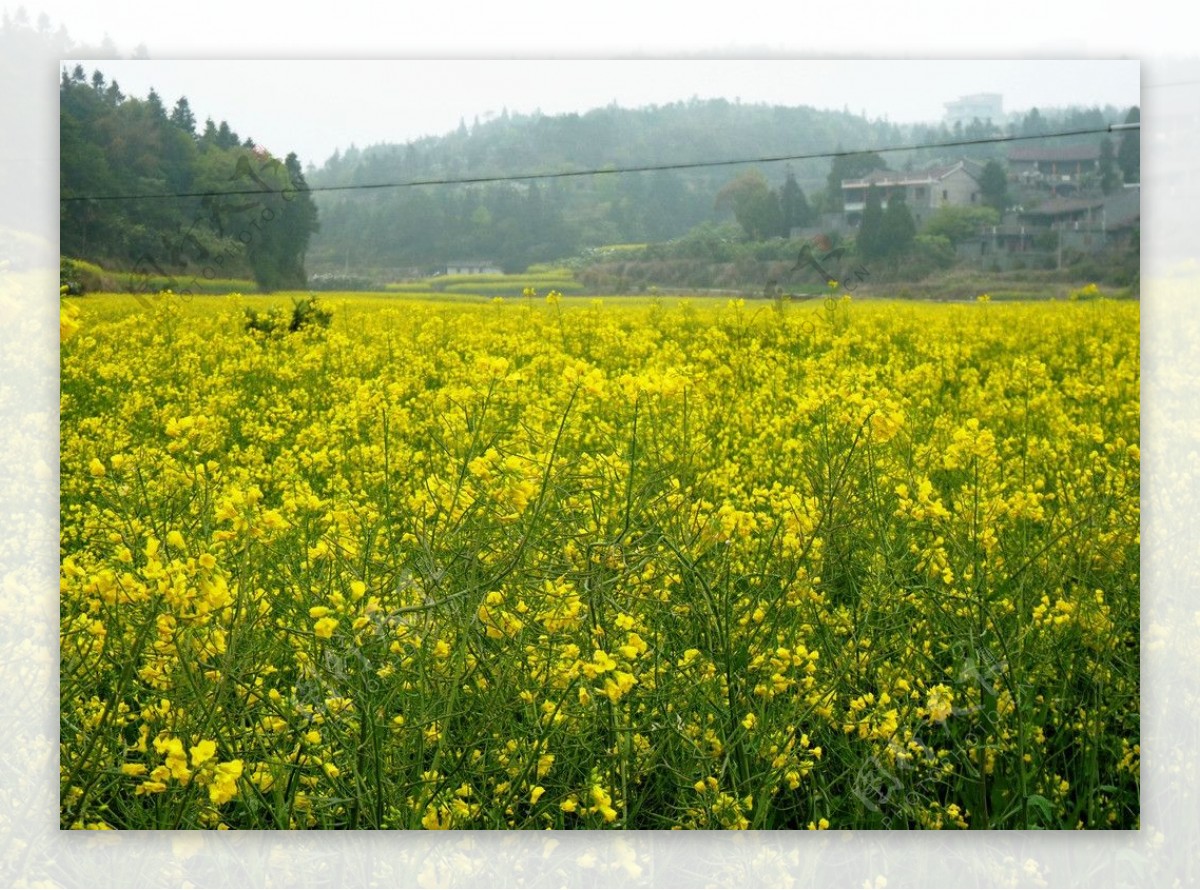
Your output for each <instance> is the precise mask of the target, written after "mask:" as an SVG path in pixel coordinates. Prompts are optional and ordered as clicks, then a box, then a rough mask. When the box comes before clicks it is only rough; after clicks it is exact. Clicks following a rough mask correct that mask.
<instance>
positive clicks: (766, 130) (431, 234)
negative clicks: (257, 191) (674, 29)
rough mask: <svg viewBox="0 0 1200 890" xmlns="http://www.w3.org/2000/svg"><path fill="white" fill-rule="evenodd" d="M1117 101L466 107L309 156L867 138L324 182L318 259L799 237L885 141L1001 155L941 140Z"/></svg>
mask: <svg viewBox="0 0 1200 890" xmlns="http://www.w3.org/2000/svg"><path fill="white" fill-rule="evenodd" d="M1119 114H1120V112H1118V110H1116V109H1113V108H1105V109H1098V108H1093V109H1078V108H1074V109H1066V110H1046V111H1039V110H1038V109H1032V110H1030V111H1029V112H1028V113H1026V114H1025V115H1023V116H1022V117H1020V118H1017V119H1016V120H1013V121H1011V122H1007V123H1005V124H1004V125H1003V126H1001V125H997V124H994V123H993V122H991V121H972V122H970V123H968V124H965V125H964V124H957V125H955V126H954V127H947V126H946V125H944V124H917V125H905V126H899V125H896V124H892V123H889V122H887V121H879V120H875V121H870V120H867V119H866V118H863V117H860V116H857V115H853V114H849V113H847V112H834V111H819V110H817V109H813V108H808V107H782V106H770V105H761V104H745V103H738V102H728V101H726V100H720V99H716V100H697V99H693V100H691V101H688V102H676V103H671V104H668V105H662V106H651V107H647V108H640V109H623V108H618V107H616V106H615V105H613V106H609V107H606V108H599V109H594V110H592V111H589V112H586V113H584V114H566V115H557V116H546V115H542V114H540V113H534V114H529V115H518V114H509V113H508V112H507V111H503V112H501V113H500V114H499V115H496V116H492V117H489V118H488V119H485V120H482V121H481V120H479V119H476V120H475V121H473V122H472V123H471V124H468V123H467V122H466V121H462V122H461V123H460V125H459V126H458V128H457V129H456V130H454V131H453V132H451V133H448V134H446V135H444V136H438V137H428V138H425V139H420V140H415V141H412V142H409V143H406V144H403V145H398V144H382V145H375V146H371V147H368V148H365V149H359V148H357V147H354V146H351V147H350V148H348V149H346V150H345V151H338V152H335V153H334V154H333V155H332V156H331V157H330V158H329V159H328V160H327V161H326V162H325V163H324V164H323V165H322V166H321V167H320V168H319V169H318V168H310V169H309V171H308V178H309V181H310V182H311V183H312V184H313V185H314V186H352V185H362V184H376V183H386V182H406V181H409V182H411V181H414V180H435V181H436V180H453V179H458V178H469V177H488V176H514V175H519V174H522V173H559V172H570V171H582V170H605V169H608V170H616V169H618V168H623V167H637V166H648V165H688V164H695V163H702V162H704V161H727V160H730V159H737V158H748V159H749V158H755V157H776V156H786V155H801V154H820V153H822V152H835V151H841V150H842V149H843V148H857V147H863V148H864V149H866V150H864V151H862V152H857V153H854V154H846V155H837V156H835V157H834V158H833V159H832V161H831V160H829V159H828V158H822V157H813V158H800V159H797V160H794V161H792V162H788V163H786V164H785V163H784V162H770V163H759V164H751V163H747V164H746V165H745V166H744V167H740V168H739V167H733V168H730V167H729V166H711V167H694V168H684V169H666V170H655V171H647V172H640V173H615V172H613V173H603V172H601V173H598V174H596V175H591V176H580V177H578V178H568V179H554V180H549V181H541V182H539V181H537V180H520V179H518V180H514V181H510V182H497V183H490V184H486V185H481V184H477V185H471V186H463V185H429V186H420V187H410V188H400V189H385V190H378V191H375V190H372V191H361V192H355V191H349V192H343V191H339V192H331V193H322V194H318V195H317V196H316V199H317V201H318V204H319V206H320V208H321V219H322V227H321V231H320V232H319V233H318V234H317V235H316V236H315V237H314V239H313V247H312V250H311V252H310V257H311V261H312V263H311V264H312V265H313V266H314V268H319V269H320V270H321V271H325V272H337V273H339V274H353V273H354V272H355V271H356V270H367V271H369V270H373V269H396V268H412V267H423V268H426V269H430V268H433V267H436V266H437V265H439V264H443V263H446V262H449V261H454V260H464V259H475V260H490V261H492V262H496V263H499V264H500V265H501V266H502V267H504V268H505V269H506V270H509V271H514V270H520V269H523V268H525V267H526V266H527V265H528V264H530V263H533V262H545V261H551V260H557V259H560V258H562V257H566V256H571V255H575V254H578V253H579V252H580V251H582V250H583V249H585V248H590V247H595V246H599V245H606V244H642V243H647V242H659V241H670V240H674V239H679V238H681V237H683V236H684V235H686V234H687V233H688V232H690V231H692V230H693V229H695V228H696V227H698V226H711V225H719V224H721V223H722V222H725V221H729V220H732V221H735V222H736V223H737V224H738V226H739V228H740V229H741V231H742V234H743V236H744V237H746V238H750V239H761V238H773V237H787V236H788V235H789V234H790V233H791V232H792V231H793V230H795V229H796V228H805V227H809V226H815V225H817V224H818V222H819V219H820V215H821V214H825V213H837V212H840V211H841V209H842V192H841V182H842V180H843V179H850V178H855V177H858V176H863V175H866V174H867V173H869V172H870V171H871V170H873V169H886V168H887V167H888V163H887V162H885V161H884V158H883V156H882V155H881V154H878V153H876V152H874V151H871V150H870V149H871V148H872V147H883V146H893V145H903V144H917V143H932V144H934V145H933V146H932V147H929V148H922V149H916V150H913V151H909V152H905V153H904V154H902V155H901V154H888V155H887V158H888V160H889V161H890V162H891V163H893V164H895V165H897V168H898V169H909V168H920V167H924V166H929V165H931V164H934V163H939V162H943V161H945V160H946V158H947V157H949V156H953V157H954V158H955V159H957V158H959V157H963V158H968V159H974V160H978V161H980V162H986V161H989V160H992V161H994V160H996V159H998V158H1002V157H1003V155H1004V151H1005V148H1004V146H1003V145H998V144H989V143H983V144H979V145H964V146H959V147H955V148H952V149H946V148H937V147H936V143H944V142H949V141H955V140H976V139H987V138H993V137H997V136H1006V135H1044V134H1049V133H1052V132H1056V131H1058V130H1063V129H1082V128H1088V127H1101V126H1105V125H1107V124H1108V123H1112V122H1114V121H1115V120H1117V119H1119ZM1085 139H1087V140H1093V141H1094V139H1095V137H1077V138H1075V139H1066V140H1063V139H1055V140H1054V143H1053V144H1055V145H1062V144H1066V143H1070V142H1072V141H1083V140H1085ZM1124 144H1125V143H1122V145H1124ZM988 175H991V176H994V177H997V178H996V179H995V180H994V181H993V184H992V187H991V191H990V192H989V186H988V185H987V183H986V182H985V183H984V192H985V194H991V195H993V199H992V203H1000V202H1002V199H1003V191H1004V189H1003V186H1004V179H1005V176H1004V170H1003V168H1002V167H1001V166H999V165H998V164H996V165H989V171H988ZM897 213H898V211H897ZM896 225H899V222H898V221H897V222H896V223H894V224H893V227H895V226H896ZM917 237H920V235H919V234H918V236H917ZM868 240H870V239H868Z"/></svg>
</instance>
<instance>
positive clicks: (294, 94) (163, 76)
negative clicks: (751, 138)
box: [71, 58, 1140, 166]
mask: <svg viewBox="0 0 1200 890" xmlns="http://www.w3.org/2000/svg"><path fill="white" fill-rule="evenodd" d="M71 64H73V63H71ZM82 64H83V65H84V67H85V68H86V70H87V71H88V74H89V75H90V74H91V71H92V70H93V69H94V68H99V69H100V70H101V71H103V72H104V73H105V74H106V75H107V76H108V77H109V79H113V78H115V79H116V80H117V81H118V82H119V83H120V85H121V88H122V90H123V91H124V92H125V93H126V94H129V95H136V96H145V95H146V94H147V92H148V91H149V90H150V88H151V87H154V88H155V89H156V90H157V91H158V93H159V95H160V96H161V97H162V100H163V102H164V103H166V104H167V106H168V107H170V106H171V105H173V104H174V103H175V101H176V100H177V99H178V98H179V96H181V95H186V96H187V98H188V101H189V103H190V104H191V107H192V111H193V112H194V113H195V115H196V117H197V120H198V121H199V122H201V124H202V123H203V121H204V119H205V118H206V117H208V116H212V117H213V118H214V120H215V121H217V122H218V123H219V122H220V121H221V120H222V119H224V120H227V121H228V122H229V125H230V126H231V127H232V128H233V129H234V130H235V131H236V132H237V133H238V134H239V135H240V136H241V137H242V138H245V137H246V136H250V137H252V138H253V139H254V140H255V141H256V142H257V143H259V144H261V145H264V146H265V147H267V148H268V149H269V150H271V151H272V152H273V153H275V154H277V155H282V154H286V153H287V152H289V151H295V152H296V153H297V154H298V155H299V156H300V159H301V161H302V162H304V163H306V164H307V163H310V162H311V163H315V164H317V165H318V166H320V165H321V164H322V163H323V162H324V161H325V159H326V158H328V157H329V155H330V154H332V153H333V151H334V150H335V149H345V148H346V147H347V146H349V145H350V144H352V143H353V144H356V145H358V146H359V147H360V148H362V147H365V146H367V145H372V144H375V143H379V142H398V143H403V142H406V141H408V140H410V139H416V138H420V137H421V136H426V135H440V134H442V133H445V132H448V131H449V130H451V129H453V128H454V127H456V126H457V125H458V122H459V121H460V120H465V121H466V123H467V124H468V125H470V124H471V122H472V121H473V120H474V119H475V118H476V117H478V118H479V119H480V120H481V121H482V120H486V119H487V118H488V116H489V115H492V114H498V113H500V111H501V110H502V109H503V108H507V109H508V110H509V111H510V112H525V113H528V112H532V111H535V110H538V109H540V110H541V111H542V112H543V113H545V114H557V113H563V112H571V111H578V112H583V111H587V110H588V109H591V108H596V107H600V106H604V105H607V104H610V103H612V102H616V103H617V104H619V105H621V106H625V107H636V106H641V105H648V104H665V103H669V102H674V101H679V100H686V99H689V98H691V97H693V96H697V97H699V98H702V99H703V98H710V97H725V98H727V99H729V100H731V101H732V100H734V99H740V100H741V101H743V102H768V103H772V104H781V105H812V106H815V107H817V108H832V109H838V110H840V109H842V108H847V109H849V110H850V111H851V112H854V113H856V114H857V113H862V112H865V113H866V114H867V115H868V116H870V117H873V118H883V117H886V118H887V119H889V120H892V121H895V122H911V121H937V120H940V119H941V118H942V115H943V113H944V110H945V109H944V103H945V102H947V101H949V100H952V99H955V98H957V97H959V96H961V95H965V94H970V93H977V92H992V93H1000V94H1001V95H1002V96H1003V97H1004V109H1005V111H1012V110H1018V109H1020V110H1025V109H1028V108H1031V107H1034V106H1040V107H1043V108H1044V107H1047V106H1063V105H1072V104H1075V105H1087V106H1091V105H1100V106H1103V105H1106V104H1111V105H1114V106H1117V107H1122V108H1124V107H1128V106H1131V105H1136V104H1139V101H1140V100H1139V73H1140V72H1139V68H1140V65H1139V63H1138V62H1137V61H1136V60H1116V61H1102V60H1075V61H1029V60H1024V61H1022V60H1014V61H913V60H908V61H866V60H823V61H791V60H779V59H772V60H749V61H747V60H712V59H709V60H697V59H671V60H620V61H615V60H563V59H559V60H541V61H530V60H511V59H510V60H457V61H447V60H409V61H361V60H352V61H328V60H326V61H314V60H270V61H229V60H216V61H212V60H173V61H160V60H156V59H153V58H152V59H149V60H144V61H129V60H124V61H112V60H103V61H90V60H83V61H82Z"/></svg>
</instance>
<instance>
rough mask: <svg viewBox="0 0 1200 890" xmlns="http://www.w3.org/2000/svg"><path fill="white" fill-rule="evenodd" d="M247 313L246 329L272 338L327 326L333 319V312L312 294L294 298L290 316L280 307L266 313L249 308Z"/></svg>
mask: <svg viewBox="0 0 1200 890" xmlns="http://www.w3.org/2000/svg"><path fill="white" fill-rule="evenodd" d="M245 314H246V330H248V331H254V332H256V333H258V334H261V335H262V336H264V337H268V338H272V339H277V338H279V337H282V336H283V335H284V334H295V333H298V332H300V331H303V330H306V329H312V328H327V327H329V323H330V322H331V321H332V320H333V313H332V312H330V311H329V310H328V309H325V308H323V307H322V306H321V305H320V304H319V303H318V301H317V298H316V297H311V296H310V297H301V298H298V299H295V298H294V299H293V300H292V313H291V316H290V317H288V316H287V315H286V314H285V313H284V311H283V310H282V309H278V308H272V309H268V310H267V311H266V312H265V313H259V312H257V311H256V310H254V309H247V310H245Z"/></svg>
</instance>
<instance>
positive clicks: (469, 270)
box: [442, 260, 504, 275]
mask: <svg viewBox="0 0 1200 890" xmlns="http://www.w3.org/2000/svg"><path fill="white" fill-rule="evenodd" d="M442 274H444V275H502V274H504V270H503V269H501V268H500V267H499V266H498V265H496V264H495V263H493V262H492V261H491V260H459V261H457V262H453V263H446V269H445V271H444V272H443V273H442Z"/></svg>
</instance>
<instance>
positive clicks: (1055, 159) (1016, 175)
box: [1008, 143, 1100, 195]
mask: <svg viewBox="0 0 1200 890" xmlns="http://www.w3.org/2000/svg"><path fill="white" fill-rule="evenodd" d="M1099 169H1100V147H1099V145H1097V144H1096V143H1086V144H1082V145H1057V146H1038V145H1014V146H1013V147H1012V148H1010V149H1009V150H1008V175H1009V179H1011V180H1012V181H1013V182H1015V183H1016V184H1017V185H1019V186H1022V187H1034V186H1040V187H1042V188H1046V189H1049V190H1050V193H1051V194H1052V195H1066V194H1072V193H1074V192H1075V191H1077V190H1078V189H1079V188H1080V187H1081V185H1083V184H1085V181H1086V180H1087V179H1088V178H1091V177H1095V176H1096V175H1098V171H1099Z"/></svg>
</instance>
